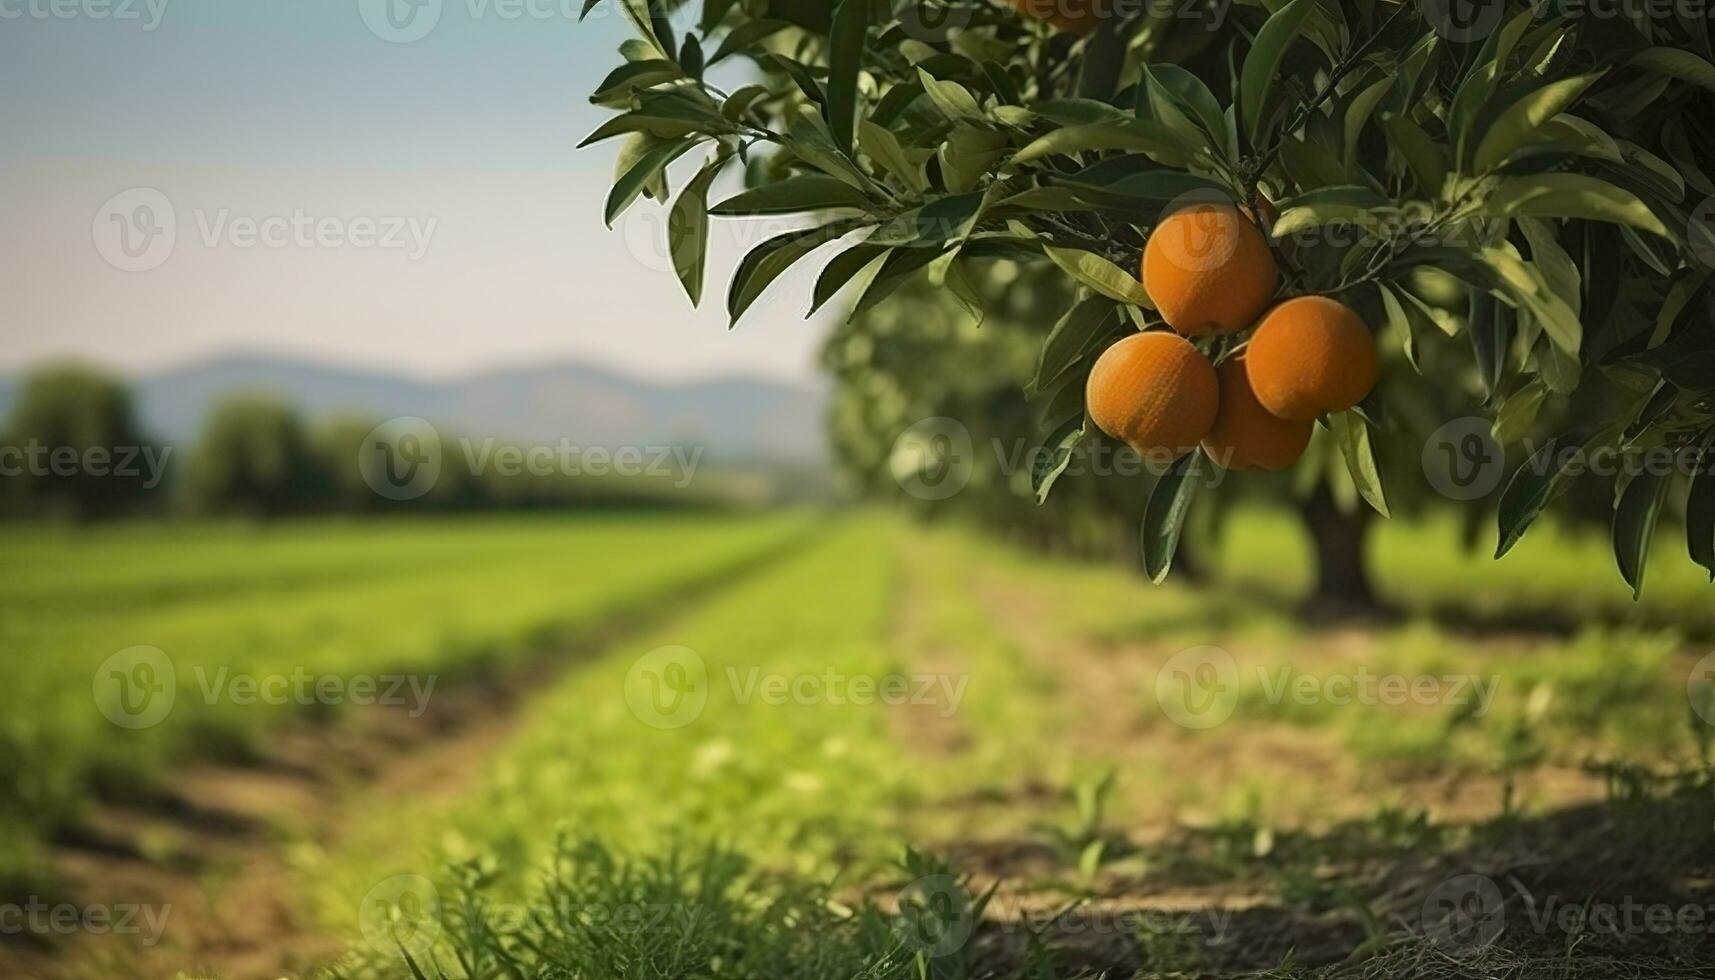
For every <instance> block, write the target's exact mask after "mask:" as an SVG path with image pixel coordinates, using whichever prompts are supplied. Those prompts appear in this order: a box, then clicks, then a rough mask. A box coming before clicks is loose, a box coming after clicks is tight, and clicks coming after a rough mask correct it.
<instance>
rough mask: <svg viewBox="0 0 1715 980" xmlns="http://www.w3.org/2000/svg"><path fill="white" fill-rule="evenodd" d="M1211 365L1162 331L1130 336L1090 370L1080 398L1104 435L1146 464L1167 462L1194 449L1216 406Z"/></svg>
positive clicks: (1183, 342)
mask: <svg viewBox="0 0 1715 980" xmlns="http://www.w3.org/2000/svg"><path fill="white" fill-rule="evenodd" d="M1218 392H1219V389H1218V385H1217V383H1216V381H1215V368H1214V365H1212V364H1210V363H1209V359H1208V358H1207V357H1204V356H1203V352H1202V351H1200V350H1198V349H1197V348H1196V347H1194V346H1192V344H1191V342H1190V341H1188V340H1186V339H1185V338H1183V337H1180V336H1178V335H1176V334H1171V333H1167V332H1166V331H1160V330H1158V331H1154V332H1151V333H1139V334H1133V335H1131V336H1129V337H1126V338H1125V339H1123V340H1121V341H1119V342H1118V343H1116V344H1114V345H1113V346H1112V347H1109V348H1108V349H1107V350H1105V351H1103V352H1102V356H1101V357H1099V358H1097V359H1096V365H1095V367H1094V368H1092V369H1091V370H1090V380H1089V383H1088V384H1087V385H1086V386H1085V388H1084V398H1085V402H1086V404H1087V405H1088V406H1089V409H1090V418H1091V419H1093V420H1094V421H1095V423H1096V426H1097V427H1098V428H1100V429H1101V430H1102V431H1103V432H1106V433H1107V434H1108V435H1110V436H1112V437H1114V438H1115V439H1120V440H1123V441H1124V442H1126V443H1127V444H1128V445H1130V446H1131V447H1132V448H1133V449H1135V450H1137V451H1138V453H1140V454H1141V455H1143V456H1144V457H1145V458H1147V459H1150V460H1154V461H1165V460H1168V459H1173V458H1175V457H1177V456H1181V455H1183V454H1185V453H1187V452H1189V451H1191V450H1192V449H1194V448H1196V446H1197V443H1198V442H1200V441H1202V439H1203V437H1204V436H1205V435H1207V434H1208V432H1209V426H1211V425H1213V424H1214V421H1215V410H1216V407H1217V403H1218V402H1219V398H1220V396H1219V393H1218Z"/></svg>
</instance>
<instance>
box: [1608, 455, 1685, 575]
mask: <svg viewBox="0 0 1715 980" xmlns="http://www.w3.org/2000/svg"><path fill="white" fill-rule="evenodd" d="M1671 477H1672V474H1671V473H1656V472H1651V471H1650V469H1649V468H1648V467H1646V468H1644V469H1642V470H1640V471H1639V472H1638V473H1637V474H1636V475H1635V476H1633V477H1632V481H1631V482H1630V483H1628V484H1626V489H1625V491H1624V492H1622V493H1621V494H1620V500H1619V502H1618V503H1617V504H1615V505H1614V560H1615V561H1616V562H1618V563H1619V566H1620V575H1621V576H1622V577H1623V578H1625V580H1626V584H1627V585H1629V586H1631V587H1632V598H1633V599H1636V598H1638V596H1640V595H1642V594H1643V591H1644V566H1645V564H1646V563H1647V562H1648V561H1649V551H1650V545H1651V544H1653V543H1654V541H1655V524H1656V519H1657V518H1658V517H1660V516H1661V502H1662V498H1663V497H1665V496H1666V494H1667V486H1668V483H1669V481H1670V479H1671Z"/></svg>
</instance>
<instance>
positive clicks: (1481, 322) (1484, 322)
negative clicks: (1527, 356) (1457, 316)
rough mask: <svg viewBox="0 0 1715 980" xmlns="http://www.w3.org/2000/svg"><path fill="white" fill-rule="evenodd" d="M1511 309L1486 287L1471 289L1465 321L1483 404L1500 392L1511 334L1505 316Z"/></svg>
mask: <svg viewBox="0 0 1715 980" xmlns="http://www.w3.org/2000/svg"><path fill="white" fill-rule="evenodd" d="M1511 312H1512V310H1511V308H1510V307H1508V306H1507V305H1506V304H1505V303H1502V302H1500V301H1499V300H1497V299H1495V297H1494V294H1493V293H1490V292H1489V291H1488V290H1486V289H1473V290H1471V296H1470V304H1469V306H1468V312H1467V313H1466V317H1465V321H1466V323H1467V325H1468V330H1469V332H1470V335H1471V351H1472V353H1474V354H1475V355H1476V357H1477V380H1479V381H1481V382H1482V383H1483V394H1484V396H1485V398H1484V404H1487V403H1488V402H1489V401H1491V400H1493V399H1494V397H1495V395H1496V394H1498V393H1499V391H1500V387H1501V372H1502V370H1504V369H1505V367H1506V353H1507V342H1508V341H1509V340H1510V339H1511V337H1512V321H1511V319H1510V318H1509V316H1508V314H1510V313H1511Z"/></svg>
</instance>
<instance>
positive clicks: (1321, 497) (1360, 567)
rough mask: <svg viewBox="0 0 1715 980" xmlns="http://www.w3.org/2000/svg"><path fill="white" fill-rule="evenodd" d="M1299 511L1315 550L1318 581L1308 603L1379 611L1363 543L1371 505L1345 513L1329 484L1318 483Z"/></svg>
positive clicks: (1334, 608)
mask: <svg viewBox="0 0 1715 980" xmlns="http://www.w3.org/2000/svg"><path fill="white" fill-rule="evenodd" d="M1298 513H1299V517H1300V518H1301V519H1302V520H1303V521H1304V527H1305V529H1306V530H1308V531H1309V532H1310V539H1311V543H1312V546H1313V547H1314V548H1315V551H1316V582H1315V587H1314V589H1313V590H1312V591H1311V593H1310V596H1309V600H1308V602H1309V605H1310V606H1312V607H1313V608H1315V609H1317V610H1319V611H1329V610H1332V611H1346V612H1353V613H1366V612H1374V611H1376V610H1377V609H1378V608H1379V606H1380V603H1378V602H1377V600H1376V593H1375V589H1374V587H1373V586H1372V585H1371V584H1370V574H1369V565H1368V564H1367V563H1366V562H1365V560H1364V542H1365V540H1366V538H1367V535H1368V532H1369V527H1370V520H1371V518H1372V516H1373V515H1372V514H1371V512H1370V510H1369V508H1367V507H1362V506H1360V507H1358V508H1357V509H1356V510H1354V511H1352V512H1351V513H1346V512H1344V511H1342V510H1340V508H1339V507H1338V506H1337V505H1336V504H1335V502H1334V495H1333V494H1332V493H1329V492H1328V488H1327V487H1325V486H1318V487H1317V488H1316V492H1315V493H1313V494H1311V495H1310V498H1309V499H1307V500H1305V501H1303V502H1302V503H1300V504H1299V505H1298Z"/></svg>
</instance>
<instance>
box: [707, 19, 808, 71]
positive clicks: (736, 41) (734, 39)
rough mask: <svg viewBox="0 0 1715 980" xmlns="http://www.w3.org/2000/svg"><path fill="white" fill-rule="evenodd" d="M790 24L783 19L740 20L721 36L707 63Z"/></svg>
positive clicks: (762, 38) (778, 31) (718, 59)
mask: <svg viewBox="0 0 1715 980" xmlns="http://www.w3.org/2000/svg"><path fill="white" fill-rule="evenodd" d="M791 26H792V25H791V24H788V23H786V22H785V21H783V20H761V19H759V20H740V21H739V22H738V25H737V26H736V27H734V28H733V29H732V30H730V31H728V32H727V35H726V37H723V38H721V43H720V47H718V48H716V49H715V55H714V57H712V58H710V59H709V64H711V65H712V64H714V63H715V62H717V61H720V60H721V59H722V58H725V57H727V56H729V55H732V54H735V53H737V52H739V51H743V50H745V49H746V48H749V47H750V46H751V45H754V44H757V43H759V42H761V41H765V40H767V39H768V38H770V37H772V36H774V35H775V34H778V33H780V32H781V31H783V30H785V29H786V28H788V27H791Z"/></svg>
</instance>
